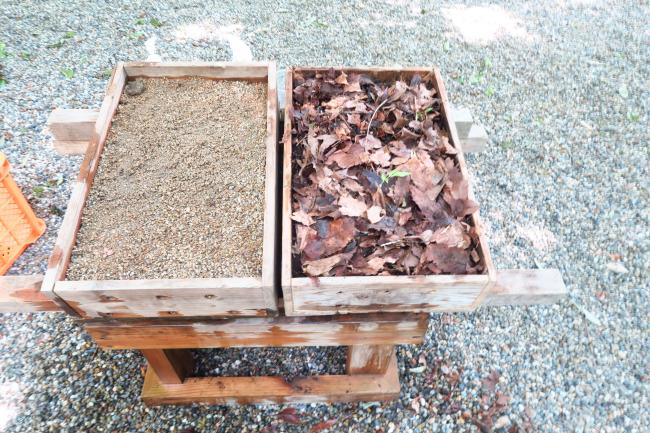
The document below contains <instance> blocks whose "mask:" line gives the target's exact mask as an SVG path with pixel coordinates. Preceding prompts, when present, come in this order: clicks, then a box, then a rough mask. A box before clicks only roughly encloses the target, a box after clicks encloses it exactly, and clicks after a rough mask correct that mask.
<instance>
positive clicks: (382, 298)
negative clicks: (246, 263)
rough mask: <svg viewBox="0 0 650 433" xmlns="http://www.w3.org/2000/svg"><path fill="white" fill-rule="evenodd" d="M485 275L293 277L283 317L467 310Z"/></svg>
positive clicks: (485, 282)
mask: <svg viewBox="0 0 650 433" xmlns="http://www.w3.org/2000/svg"><path fill="white" fill-rule="evenodd" d="M488 282H489V280H488V276H487V275H457V276H456V275H430V276H417V277H409V276H371V277H324V278H319V279H318V280H315V279H312V278H293V279H292V280H291V291H292V296H293V309H292V310H291V311H286V314H287V315H299V314H308V315H326V314H353V313H371V312H428V311H471V310H472V309H473V308H472V303H473V302H474V300H475V299H476V297H477V296H478V295H479V294H480V293H481V291H482V290H483V289H484V288H485V287H486V286H487V285H488Z"/></svg>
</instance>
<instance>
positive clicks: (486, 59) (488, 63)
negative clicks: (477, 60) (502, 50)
mask: <svg viewBox="0 0 650 433" xmlns="http://www.w3.org/2000/svg"><path fill="white" fill-rule="evenodd" d="M491 67H492V60H490V58H489V57H483V70H486V69H490V68H491Z"/></svg>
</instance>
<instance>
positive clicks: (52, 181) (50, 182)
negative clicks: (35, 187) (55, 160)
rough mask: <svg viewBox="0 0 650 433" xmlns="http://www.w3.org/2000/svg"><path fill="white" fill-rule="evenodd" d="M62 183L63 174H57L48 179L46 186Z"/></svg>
mask: <svg viewBox="0 0 650 433" xmlns="http://www.w3.org/2000/svg"><path fill="white" fill-rule="evenodd" d="M62 183H63V175H62V174H59V175H58V176H57V177H55V178H54V179H49V180H48V181H47V184H48V186H59V185H61V184H62Z"/></svg>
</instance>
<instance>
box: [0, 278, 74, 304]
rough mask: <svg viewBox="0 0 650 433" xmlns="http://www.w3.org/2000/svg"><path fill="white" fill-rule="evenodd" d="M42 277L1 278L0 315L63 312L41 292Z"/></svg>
mask: <svg viewBox="0 0 650 433" xmlns="http://www.w3.org/2000/svg"><path fill="white" fill-rule="evenodd" d="M42 282H43V276H42V275H5V276H0V313H35V312H39V311H63V309H62V308H61V306H59V305H58V304H57V303H56V302H55V301H54V300H52V299H50V298H49V297H48V296H46V295H45V294H44V293H42V292H41V283H42Z"/></svg>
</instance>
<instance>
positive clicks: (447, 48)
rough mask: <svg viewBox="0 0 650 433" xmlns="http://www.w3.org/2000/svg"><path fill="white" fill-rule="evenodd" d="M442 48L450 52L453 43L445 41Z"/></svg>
mask: <svg viewBox="0 0 650 433" xmlns="http://www.w3.org/2000/svg"><path fill="white" fill-rule="evenodd" d="M442 49H443V50H444V51H446V52H449V50H451V44H450V43H449V41H445V42H443V43H442Z"/></svg>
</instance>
